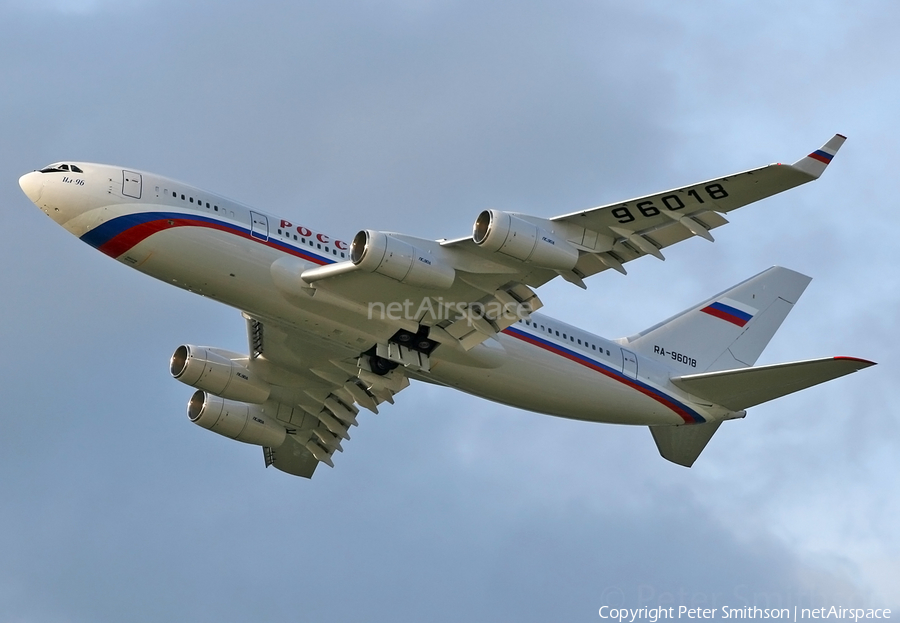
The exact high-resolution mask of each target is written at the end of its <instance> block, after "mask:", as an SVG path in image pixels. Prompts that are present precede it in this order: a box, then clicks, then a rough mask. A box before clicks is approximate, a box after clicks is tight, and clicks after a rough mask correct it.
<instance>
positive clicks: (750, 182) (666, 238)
mask: <svg viewBox="0 0 900 623" xmlns="http://www.w3.org/2000/svg"><path fill="white" fill-rule="evenodd" d="M845 140H846V138H845V137H844V136H842V135H840V134H836V135H834V137H832V139H831V140H829V141H828V142H827V143H826V144H825V145H823V146H822V147H821V148H820V149H817V150H815V151H814V152H812V153H811V154H809V155H808V156H806V157H805V158H801V159H800V160H798V161H797V162H795V163H793V164H770V165H768V166H764V167H759V168H756V169H751V170H749V171H744V172H741V173H734V174H732V175H727V176H724V177H720V178H716V179H712V180H707V181H705V182H698V183H696V184H691V185H689V186H683V187H681V188H675V189H672V190H668V191H665V192H660V193H655V194H652V195H646V196H644V197H637V198H635V199H630V200H628V201H622V202H618V203H611V204H607V205H604V206H599V207H596V208H591V209H589V210H582V211H579V212H572V213H570V214H563V215H561V216H556V217H553V218H551V219H549V220H548V221H547V223H551V224H552V225H553V226H555V229H557V230H558V231H557V233H559V234H562V235H563V236H564V237H565V240H566V242H568V243H569V244H571V245H573V246H574V247H575V248H577V249H578V251H579V257H578V261H577V263H576V264H575V266H574V267H573V268H572V269H571V271H569V272H566V271H557V272H556V273H554V272H553V271H549V272H548V271H544V272H543V273H540V271H537V274H533V275H531V278H532V279H531V281H532V282H535V281H537V280H539V279H542V278H543V279H551V278H553V277H555V276H556V274H560V275H561V276H562V277H563V278H565V279H568V280H569V281H572V282H573V283H576V284H578V285H580V286H582V287H584V284H583V282H582V279H583V278H584V277H587V276H590V275H594V274H596V273H598V272H601V271H603V270H606V269H608V268H613V269H615V270H617V271H619V272H621V273H623V274H624V273H625V269H624V267H623V264H625V263H626V262H630V261H632V260H635V259H637V258H639V257H642V256H644V255H653V256H655V257H656V258H658V259H661V260H664V259H665V257H664V256H663V254H662V251H661V250H662V249H664V248H666V247H668V246H671V245H673V244H675V243H677V242H681V241H682V240H685V239H687V238H691V237H693V236H700V237H702V238H706V239H707V240H709V241H713V237H712V234H711V233H710V230H712V229H715V228H716V227H721V226H722V225H725V224H726V223H728V221H727V220H726V219H725V218H724V217H723V216H722V215H723V214H726V213H728V212H730V211H732V210H735V209H737V208H740V207H743V206H745V205H748V204H750V203H753V202H755V201H759V200H760V199H765V198H766V197H771V196H772V195H776V194H778V193H780V192H783V191H785V190H789V189H791V188H794V187H795V186H799V185H801V184H805V183H806V182H810V181H812V180H815V179H817V178H818V177H819V176H820V175H821V174H822V173H823V172H824V171H825V168H826V166H827V165H828V163H830V162H831V159H832V158H833V157H834V155H835V154H836V153H837V152H838V150H839V149H840V147H841V145H843V143H844V141H845ZM520 216H521V215H520ZM524 218H528V219H530V220H540V219H533V218H532V217H524ZM549 228H550V227H548V229H549ZM446 244H449V245H453V246H456V247H460V248H464V249H465V250H466V251H467V252H469V253H473V254H479V255H483V256H486V255H487V254H485V253H484V252H483V250H482V249H480V248H479V247H478V245H477V244H475V242H474V240H473V239H472V238H464V239H459V240H454V241H451V242H449V243H446ZM493 255H497V254H493Z"/></svg>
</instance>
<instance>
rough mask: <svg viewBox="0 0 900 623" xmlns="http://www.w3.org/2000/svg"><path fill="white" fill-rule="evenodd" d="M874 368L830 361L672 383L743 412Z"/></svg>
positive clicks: (869, 363)
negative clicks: (846, 375)
mask: <svg viewBox="0 0 900 623" xmlns="http://www.w3.org/2000/svg"><path fill="white" fill-rule="evenodd" d="M873 365H875V363H874V362H872V361H866V360H865V359H856V358H853V357H828V358H825V359H811V360H808V361H795V362H792V363H778V364H774V365H769V366H756V367H753V368H739V369H737V370H720V371H718V372H705V373H702V374H688V375H685V376H677V377H673V378H672V382H673V383H674V384H675V385H677V386H678V387H680V388H681V389H683V390H685V391H686V392H689V393H691V394H693V395H694V396H697V397H698V398H702V399H704V400H708V401H710V402H713V403H715V404H718V405H722V406H723V407H726V408H728V409H731V410H732V411H740V410H742V409H748V408H750V407H753V406H755V405H758V404H762V403H764V402H768V401H769V400H774V399H775V398H780V397H781V396H786V395H788V394H792V393H794V392H797V391H800V390H801V389H806V388H807V387H812V386H813V385H818V384H819V383H824V382H825V381H830V380H832V379H836V378H838V377H841V376H844V375H845V374H850V373H851V372H856V371H857V370H862V369H863V368H868V367H869V366H873ZM654 435H655V433H654ZM657 443H658V442H657ZM676 462H677V461H676Z"/></svg>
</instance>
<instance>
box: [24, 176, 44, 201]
mask: <svg viewBox="0 0 900 623" xmlns="http://www.w3.org/2000/svg"><path fill="white" fill-rule="evenodd" d="M19 186H20V187H21V188H22V192H24V193H25V195H26V196H27V197H28V198H29V199H31V201H33V202H34V203H37V202H38V200H39V199H40V198H41V191H42V190H43V189H44V180H43V178H42V175H41V174H40V173H38V172H37V171H32V172H31V173H26V174H25V175H23V176H22V177H20V178H19Z"/></svg>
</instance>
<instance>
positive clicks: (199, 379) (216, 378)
mask: <svg viewBox="0 0 900 623" xmlns="http://www.w3.org/2000/svg"><path fill="white" fill-rule="evenodd" d="M240 359H243V357H242V356H241V355H238V354H237V353H229V352H228V351H223V350H219V349H213V348H207V347H204V346H191V345H190V344H185V345H182V346H179V347H178V348H177V349H176V350H175V354H173V355H172V360H171V363H170V366H169V370H170V371H171V373H172V376H174V377H175V378H176V379H178V380H179V381H181V382H182V383H184V384H186V385H190V386H191V387H196V388H197V389H202V390H205V391H208V392H210V393H211V394H215V395H216V396H221V397H222V398H227V399H228V400H239V401H241V402H252V403H255V404H262V403H263V402H265V401H266V399H268V397H269V393H270V392H271V388H270V387H269V385H268V384H267V383H265V382H264V381H262V380H260V379H258V378H255V377H254V376H253V374H252V373H251V372H250V370H249V369H248V368H247V367H246V366H243V365H241V364H240V363H238V361H236V360H240Z"/></svg>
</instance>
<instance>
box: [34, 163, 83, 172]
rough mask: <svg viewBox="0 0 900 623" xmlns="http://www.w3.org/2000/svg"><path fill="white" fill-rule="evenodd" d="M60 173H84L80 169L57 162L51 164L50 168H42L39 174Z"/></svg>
mask: <svg viewBox="0 0 900 623" xmlns="http://www.w3.org/2000/svg"><path fill="white" fill-rule="evenodd" d="M60 171H72V172H73V173H84V171H82V170H81V169H80V168H78V167H77V166H75V165H74V164H73V165H68V164H64V163H62V162H59V163H57V164H51V165H50V166H47V167H44V168H43V169H41V173H58V172H60Z"/></svg>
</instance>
